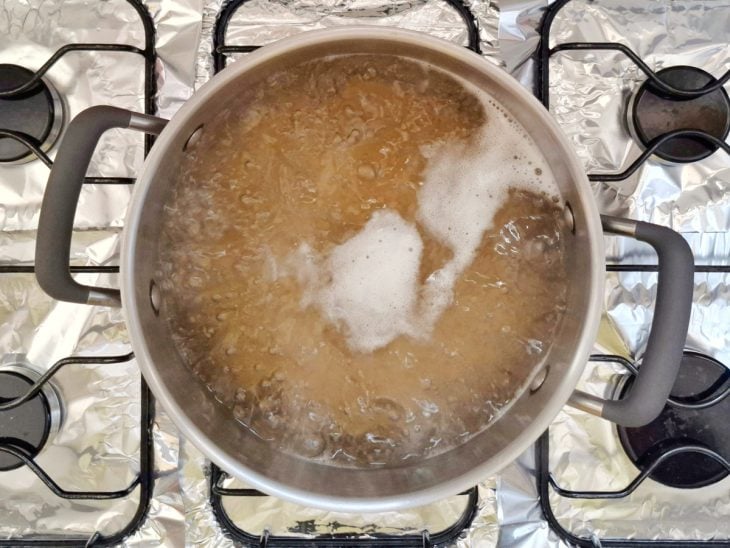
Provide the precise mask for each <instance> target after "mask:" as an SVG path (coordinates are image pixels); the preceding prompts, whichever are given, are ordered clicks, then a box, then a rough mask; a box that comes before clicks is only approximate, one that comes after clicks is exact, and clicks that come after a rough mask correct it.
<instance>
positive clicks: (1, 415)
mask: <svg viewBox="0 0 730 548" xmlns="http://www.w3.org/2000/svg"><path fill="white" fill-rule="evenodd" d="M10 361H11V362H14V363H9V364H4V365H0V403H6V402H8V401H11V400H14V399H15V398H17V397H19V396H22V395H23V394H25V393H26V392H27V391H28V389H29V388H30V387H31V386H32V385H33V383H34V382H35V381H36V380H37V379H39V378H40V374H39V373H38V372H37V371H35V370H34V369H31V368H30V366H28V365H27V364H26V363H25V362H24V361H22V359H20V360H18V359H13V360H10ZM60 424H61V404H60V401H59V399H58V394H57V393H56V390H55V388H53V386H52V385H51V384H50V383H48V382H47V383H45V384H44V385H43V388H42V390H41V391H40V392H38V394H36V395H35V396H34V397H33V398H31V399H30V400H28V401H26V402H25V403H23V404H21V405H19V406H18V407H14V408H13V409H9V410H6V411H0V447H2V446H3V445H6V444H8V445H12V446H14V448H16V449H19V450H20V451H24V452H25V453H26V454H27V455H28V456H29V457H30V458H34V457H35V456H36V455H37V454H38V453H39V452H40V451H41V449H43V446H44V445H45V444H46V442H47V441H48V438H49V436H50V435H51V434H53V433H55V432H57V431H58V429H59V427H60ZM21 466H23V461H22V460H20V459H19V458H17V457H15V456H13V455H11V454H10V453H6V452H5V451H2V450H0V471H6V470H14V469H15V468H19V467H21Z"/></svg>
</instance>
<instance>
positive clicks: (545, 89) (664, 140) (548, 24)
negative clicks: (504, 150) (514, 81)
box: [534, 0, 730, 273]
mask: <svg viewBox="0 0 730 548" xmlns="http://www.w3.org/2000/svg"><path fill="white" fill-rule="evenodd" d="M570 1H571V0H557V1H556V2H554V3H553V4H552V5H551V6H550V7H549V8H548V9H547V11H546V12H545V15H544V16H543V19H542V22H541V26H540V45H539V46H538V49H537V52H536V63H535V89H534V93H535V96H536V97H537V98H538V99H539V100H540V101H541V102H542V104H543V105H545V108H547V109H548V110H549V109H550V58H551V57H552V56H553V55H555V54H557V53H560V52H562V51H571V50H572V51H575V50H583V51H586V50H613V51H618V52H621V53H623V54H624V55H625V56H626V57H627V58H628V59H630V60H631V61H632V62H633V63H634V64H635V65H636V66H637V67H638V68H639V70H641V72H643V73H644V74H645V75H646V76H647V78H648V80H649V82H650V83H651V85H652V86H653V87H654V88H655V89H657V90H659V91H661V93H663V94H665V95H667V96H672V97H676V98H678V99H688V98H696V97H700V96H704V95H706V94H710V93H712V92H716V91H717V90H720V89H722V87H723V85H724V84H726V83H727V82H728V81H730V70H728V71H727V72H725V74H723V75H722V76H720V77H719V78H717V79H713V80H712V81H711V82H710V83H708V84H707V85H705V86H703V87H701V88H699V89H693V90H686V89H677V88H675V87H673V86H672V85H670V84H668V83H666V82H665V81H664V80H663V79H662V78H661V77H660V76H657V73H655V72H654V71H652V70H651V69H650V68H649V67H648V66H647V65H646V63H644V61H642V60H641V58H640V57H639V56H638V55H637V54H636V53H635V52H634V51H632V50H631V49H630V48H628V47H627V46H625V45H624V44H620V43H616V42H569V43H563V44H557V45H556V46H553V47H552V48H551V47H550V30H551V28H552V24H553V21H554V20H555V17H556V16H557V14H558V13H559V12H560V10H561V9H562V8H563V7H564V6H565V5H566V4H567V3H568V2H570ZM680 139H692V140H695V141H699V142H704V143H706V144H707V145H708V146H710V147H716V148H718V149H722V150H723V151H724V152H725V153H726V154H728V155H730V145H728V144H727V143H726V142H725V141H723V140H721V139H718V138H717V137H715V136H713V135H710V134H709V133H707V132H706V131H698V130H687V129H679V130H674V131H670V132H668V133H665V134H663V135H659V136H658V137H656V138H654V139H652V140H650V141H649V142H648V143H647V147H646V148H645V149H644V151H643V152H642V153H641V154H640V155H639V156H638V157H637V158H636V159H635V160H634V161H633V162H632V163H631V164H630V165H629V166H628V167H627V168H626V169H625V170H623V171H621V172H620V173H589V174H588V179H589V180H590V181H604V182H608V181H623V180H624V179H627V178H629V177H631V175H633V174H634V173H636V171H637V170H638V169H639V168H640V167H641V166H642V165H644V163H645V162H646V161H647V160H648V159H649V158H650V157H651V156H652V155H654V154H655V153H656V152H657V150H659V149H660V148H661V147H662V146H666V145H667V144H671V142H672V141H675V140H680ZM606 270H608V271H609V272H656V271H657V270H658V266H657V265H655V264H654V265H651V264H609V265H607V266H606ZM695 272H728V273H730V265H701V264H700V265H695Z"/></svg>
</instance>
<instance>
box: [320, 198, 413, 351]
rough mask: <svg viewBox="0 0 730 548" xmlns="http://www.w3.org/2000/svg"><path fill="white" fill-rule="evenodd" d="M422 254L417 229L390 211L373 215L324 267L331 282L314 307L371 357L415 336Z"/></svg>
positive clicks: (334, 251)
mask: <svg viewBox="0 0 730 548" xmlns="http://www.w3.org/2000/svg"><path fill="white" fill-rule="evenodd" d="M422 250H423V243H422V241H421V237H420V235H419V234H418V230H416V227H415V226H414V225H413V224H411V223H408V222H406V221H404V220H403V219H402V218H401V216H400V215H398V213H396V212H394V211H388V210H382V211H377V212H375V213H374V214H373V215H372V217H371V218H370V220H369V221H368V222H367V224H366V225H365V226H364V227H363V229H362V230H361V231H360V232H359V233H357V234H356V235H355V236H353V237H352V238H350V239H349V240H347V241H346V242H344V243H342V244H340V245H339V246H337V247H335V248H334V249H333V250H332V252H331V253H330V255H329V258H328V259H327V262H326V269H327V272H328V274H329V276H330V280H329V281H328V283H326V284H325V285H324V287H322V288H320V289H319V290H318V291H317V295H316V301H317V305H318V306H319V308H320V309H321V311H322V312H323V314H324V315H325V317H327V318H328V319H329V320H330V321H331V322H332V323H334V324H336V325H342V326H344V327H345V329H344V332H345V333H346V336H347V343H348V346H349V347H350V348H352V349H353V350H357V351H359V352H372V351H373V350H376V349H378V348H381V347H383V346H386V345H387V344H388V343H390V342H391V341H392V340H393V339H395V338H396V337H399V336H400V335H404V334H409V335H416V334H417V333H416V330H415V329H414V326H413V317H414V314H415V305H416V299H417V285H418V268H419V265H420V262H421V252H422ZM308 264H309V265H311V264H313V262H309V263H308ZM306 277H307V278H309V276H308V275H307V276H306Z"/></svg>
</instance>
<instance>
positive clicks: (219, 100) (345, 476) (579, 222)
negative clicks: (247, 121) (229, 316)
mask: <svg viewBox="0 0 730 548" xmlns="http://www.w3.org/2000/svg"><path fill="white" fill-rule="evenodd" d="M393 52H397V53H398V54H400V55H403V56H409V57H413V58H416V59H420V60H425V61H428V62H430V63H432V64H434V65H436V66H438V67H442V68H444V69H446V70H448V71H450V72H452V73H455V74H458V75H460V76H461V77H463V78H466V79H468V80H470V81H472V82H473V83H475V84H476V85H477V86H479V87H482V88H483V89H486V90H487V91H488V92H489V93H490V94H491V95H492V96H493V97H494V98H495V99H497V100H498V101H500V102H501V103H502V104H503V106H505V107H506V108H507V109H508V110H509V111H510V113H511V114H512V115H513V116H514V117H515V118H516V119H518V120H519V121H520V122H521V123H522V125H523V126H524V127H525V128H526V129H527V130H528V132H530V133H531V135H532V136H533V138H534V140H535V141H536V143H537V144H538V146H539V147H540V148H541V149H542V151H543V153H544V154H545V155H546V157H547V159H548V162H549V163H550V165H551V166H552V169H553V172H554V174H555V179H556V180H557V181H558V182H559V185H560V187H561V192H562V194H563V196H564V198H565V200H566V201H567V202H568V203H570V205H571V209H572V211H573V213H574V217H575V226H576V230H575V233H574V234H571V235H569V238H570V242H569V244H568V249H569V251H570V253H569V258H568V260H569V266H568V271H569V272H572V273H575V274H576V276H575V277H574V279H573V280H572V281H571V284H570V291H569V298H568V313H567V314H566V317H565V319H564V321H563V324H562V327H561V329H560V332H559V333H558V335H557V338H556V343H555V344H553V346H552V347H551V348H550V349H549V351H548V352H547V353H546V358H545V362H544V363H545V365H546V366H547V376H546V378H545V381H544V383H543V384H542V386H541V387H540V388H539V389H537V390H534V391H531V390H526V391H524V393H523V394H522V395H521V397H519V398H518V399H517V400H516V401H515V402H514V403H513V405H512V407H511V408H510V409H509V411H508V412H507V413H505V414H504V415H502V417H501V418H500V419H498V420H497V421H496V422H495V423H494V424H493V425H492V426H491V427H490V428H488V429H487V430H486V431H484V432H482V433H481V434H479V435H477V436H476V437H474V438H473V439H471V440H470V441H469V442H467V443H466V444H464V445H462V446H460V447H457V448H455V449H453V450H451V451H449V452H447V453H444V454H441V455H438V456H436V457H433V458H430V459H428V460H425V461H420V462H408V463H406V464H403V465H399V466H396V467H390V468H379V469H368V470H357V469H345V468H333V467H331V466H328V465H324V464H316V463H313V462H309V461H306V460H303V459H299V458H297V457H294V456H289V455H285V454H282V453H280V452H277V451H273V450H272V449H271V448H270V447H269V446H268V445H267V444H266V443H263V442H262V441H261V440H259V439H258V438H256V437H255V436H254V435H252V434H251V433H250V432H249V431H248V430H246V429H245V428H244V427H242V426H241V425H239V424H238V423H237V422H236V421H235V420H234V419H233V417H232V415H231V412H230V411H229V409H227V408H226V407H224V406H222V405H221V404H219V403H218V402H217V401H216V400H215V399H214V398H213V397H212V394H211V393H210V392H209V391H208V390H207V389H205V388H204V387H203V386H202V385H201V384H200V383H199V382H198V381H197V379H196V378H195V377H194V376H193V374H192V373H191V372H190V371H189V370H188V368H187V367H186V366H185V364H184V363H183V362H182V360H181V358H180V357H179V356H178V353H177V351H176V349H175V347H174V346H173V344H172V341H171V337H170V332H169V329H168V326H167V324H166V322H165V321H164V320H163V317H164V316H165V303H164V302H163V303H161V308H162V310H161V312H162V313H161V314H159V315H158V314H156V313H155V311H154V310H153V308H152V306H151V304H150V285H151V283H152V282H153V280H154V271H155V264H156V261H157V245H158V234H159V232H160V224H161V218H162V208H163V204H164V203H165V201H166V199H167V196H168V191H169V189H170V187H171V186H172V185H174V184H175V181H176V176H177V169H178V166H179V163H180V162H179V160H180V157H181V155H182V154H184V152H183V147H184V144H185V142H186V140H187V138H188V137H189V136H190V134H191V133H192V132H193V131H194V130H195V129H196V128H198V127H199V126H201V125H204V124H205V122H206V121H207V120H209V119H210V118H211V117H212V116H213V115H214V114H215V113H216V112H218V109H221V108H224V107H225V105H226V104H227V102H228V101H230V100H231V99H232V98H234V97H235V96H236V95H238V94H239V93H240V91H241V90H242V89H245V88H246V87H248V86H250V85H252V84H253V83H255V82H256V81H258V80H260V79H262V78H265V77H266V76H267V75H268V74H270V73H271V72H272V71H278V70H281V69H285V68H286V66H288V65H293V64H296V63H299V62H301V61H303V60H307V59H311V58H315V57H319V56H323V55H328V54H332V53H338V54H347V53H393ZM472 57H473V59H472ZM469 58H470V59H471V60H470V61H468V60H464V59H461V60H458V59H457V60H455V59H454V57H453V56H452V55H450V54H449V53H448V49H447V48H446V47H445V46H444V50H443V51H440V50H438V49H435V48H433V46H431V47H425V46H424V45H420V44H417V43H415V40H412V41H411V42H405V43H404V42H403V41H400V40H397V39H396V38H395V37H394V39H392V40H391V39H388V38H386V37H383V36H380V37H379V38H378V39H367V40H364V39H362V38H351V39H348V38H346V39H342V38H340V39H338V40H329V41H325V42H323V43H319V44H310V45H304V46H302V47H300V48H298V49H296V50H293V51H289V52H287V54H286V55H284V56H282V57H274V58H272V59H268V60H266V59H264V60H263V61H261V62H259V63H258V64H257V65H255V66H248V67H247V68H246V70H245V71H241V70H240V69H241V67H237V66H235V65H234V66H233V67H232V68H229V69H227V70H226V71H224V72H223V73H222V74H221V76H223V75H226V74H228V75H230V74H231V73H232V72H240V73H239V74H238V76H237V77H236V78H235V79H233V80H232V81H229V82H228V84H227V85H225V86H223V87H220V88H218V89H215V88H216V85H215V84H216V81H217V80H218V79H219V78H216V79H214V80H213V81H212V82H211V83H209V84H208V86H206V88H207V89H206V88H204V89H203V90H202V91H203V92H204V94H203V95H207V97H206V100H205V101H204V102H197V101H195V100H194V101H193V102H192V103H191V104H189V105H186V108H185V109H183V111H181V112H180V113H179V114H178V116H177V117H176V119H175V120H173V122H172V123H171V124H170V126H168V128H167V129H166V130H165V133H163V135H162V136H161V138H160V140H159V141H158V143H157V144H156V145H155V149H154V150H153V152H152V154H151V156H150V158H149V159H148V162H147V165H146V166H145V172H144V175H143V179H144V180H143V181H142V184H141V188H139V189H138V191H140V192H145V193H146V195H145V196H144V201H143V203H142V207H141V211H139V212H133V214H139V216H140V217H139V230H138V233H137V234H136V235H127V237H133V238H136V240H135V242H134V245H133V261H134V267H133V269H132V270H133V272H131V273H130V275H129V277H127V278H125V281H124V285H125V287H124V289H125V290H127V291H128V290H129V289H130V288H133V291H134V300H135V301H136V308H137V311H138V316H139V318H138V319H139V321H140V324H141V331H142V332H143V334H144V336H143V338H144V340H135V341H133V343H134V345H135V349H137V348H139V347H140V346H139V345H144V346H145V347H146V353H147V354H148V356H149V357H150V358H151V360H150V361H151V363H147V364H142V367H143V371H144V372H145V373H146V374H147V375H148V376H155V377H156V381H157V382H152V383H151V385H152V386H153V388H154V387H155V384H157V385H158V387H157V390H156V395H157V396H158V399H160V400H161V402H162V403H163V405H164V406H165V407H166V408H167V410H168V411H169V412H170V413H171V414H172V415H173V417H175V416H176V415H179V414H182V415H184V416H185V417H187V418H186V419H185V420H186V421H187V422H188V431H187V432H186V433H187V434H188V435H192V437H193V442H194V443H196V444H197V445H198V446H200V447H201V448H202V449H204V450H206V452H207V454H208V455H209V456H213V458H214V460H216V461H217V462H218V464H220V465H221V466H222V467H223V468H224V469H226V470H227V471H229V472H231V473H233V474H234V475H237V476H239V477H242V478H244V477H247V478H248V479H249V480H251V479H252V478H255V477H256V476H260V477H265V478H268V480H269V483H268V484H267V487H268V490H269V491H274V492H275V494H276V491H278V490H279V488H280V489H281V490H291V489H295V490H299V491H300V492H303V493H309V494H310V495H311V496H312V497H318V496H319V497H347V498H352V499H363V498H376V497H377V498H380V497H392V496H399V495H404V494H407V493H415V492H417V491H422V490H424V489H432V488H434V487H435V486H439V485H441V484H443V483H445V482H450V481H452V480H454V479H456V478H459V477H462V476H464V475H465V474H467V473H471V474H472V475H475V474H482V476H483V475H486V474H488V473H493V472H494V471H496V469H497V468H499V467H502V466H504V465H505V464H507V462H508V461H509V460H511V459H512V458H514V457H515V456H516V455H515V447H521V448H522V449H524V448H525V447H527V445H528V444H529V443H530V442H531V441H533V440H534V439H535V438H536V437H537V436H538V435H539V433H540V431H541V430H542V428H544V427H545V426H546V425H547V424H548V422H549V421H550V420H551V419H552V418H553V416H554V415H555V414H556V413H557V411H558V410H559V408H560V407H561V406H562V405H563V403H564V402H565V401H566V399H567V397H568V395H569V394H570V391H571V389H572V386H573V385H574V384H575V382H577V377H578V376H579V374H580V371H581V370H582V367H583V363H582V361H583V359H584V357H583V356H576V349H578V348H586V344H585V341H584V340H583V339H584V337H585V334H584V323H585V318H586V316H587V315H588V314H596V313H597V311H595V310H593V309H592V308H591V302H592V298H591V296H590V295H591V293H592V292H593V291H596V288H594V287H591V285H592V283H593V281H592V280H594V279H595V276H594V271H595V269H596V268H597V266H596V264H595V258H594V257H595V252H592V251H591V248H590V246H591V245H594V246H595V245H597V244H596V242H597V241H598V240H599V239H600V235H596V234H594V233H592V230H593V229H591V226H595V224H596V223H595V219H590V218H588V217H587V215H588V212H587V211H590V210H586V206H587V202H586V200H591V199H592V197H591V195H590V193H589V192H587V191H588V188H587V186H586V187H584V188H583V190H582V192H579V191H578V187H579V186H580V185H581V184H583V183H581V181H580V180H579V179H580V178H581V177H582V174H579V173H578V172H577V168H576V165H575V163H574V162H572V161H571V160H570V157H569V156H567V155H566V154H565V152H564V151H565V149H564V147H563V145H562V144H561V143H560V142H559V141H558V140H557V139H556V135H555V133H554V132H555V129H554V126H548V125H547V124H545V123H544V121H542V120H541V119H540V118H539V117H536V116H535V109H538V108H541V107H539V106H538V105H537V104H536V103H532V104H529V105H526V103H525V100H524V98H523V97H520V96H516V95H515V94H514V93H513V91H511V90H510V89H508V87H506V86H505V84H504V82H500V81H497V80H495V79H494V78H492V77H491V76H490V75H489V74H488V73H490V71H489V70H488V69H486V68H484V65H485V64H486V62H485V61H483V60H482V59H480V58H478V57H477V56H476V55H474V56H472V55H471V54H469ZM244 62H246V61H244ZM248 64H249V65H250V63H248ZM229 77H230V76H229ZM138 185H140V183H138ZM592 240H593V243H591V241H592ZM589 336H590V335H589ZM484 344H485V345H489V344H490V341H488V340H485V341H484ZM140 354H141V353H140V352H139V351H138V355H140ZM160 386H162V388H160ZM178 420H179V419H178ZM540 425H542V426H540ZM195 438H197V439H195ZM517 438H520V439H519V440H518V439H517ZM462 479H463V478H462ZM254 483H255V482H254ZM277 484H278V485H277ZM279 494H281V493H279ZM444 494H450V493H444Z"/></svg>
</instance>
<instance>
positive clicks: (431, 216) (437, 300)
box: [417, 92, 559, 330]
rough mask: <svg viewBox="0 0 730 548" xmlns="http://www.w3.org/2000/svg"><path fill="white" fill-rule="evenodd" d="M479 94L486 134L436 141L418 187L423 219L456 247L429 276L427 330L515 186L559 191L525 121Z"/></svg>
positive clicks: (553, 193) (423, 314)
mask: <svg viewBox="0 0 730 548" xmlns="http://www.w3.org/2000/svg"><path fill="white" fill-rule="evenodd" d="M478 94H479V95H480V96H481V98H482V102H483V103H484V106H485V109H486V111H487V113H488V122H487V124H485V126H484V127H483V128H482V131H481V134H480V135H479V137H478V138H477V139H476V140H475V142H474V143H472V144H469V145H465V144H463V143H459V144H445V145H443V146H442V147H441V148H440V149H436V150H434V148H433V146H431V147H430V150H429V151H428V156H429V161H428V164H427V167H426V171H425V174H424V181H423V185H422V186H421V188H420V190H419V192H418V211H417V219H418V222H419V224H420V225H421V226H423V227H424V228H425V229H426V230H427V231H428V233H429V234H430V235H431V236H432V237H433V238H435V239H437V240H439V241H440V242H441V243H442V244H443V245H445V246H447V247H448V248H449V249H451V251H452V253H453V257H452V259H451V260H450V261H448V262H447V263H446V264H445V265H444V266H443V267H441V268H440V269H439V270H436V271H435V272H433V273H431V274H430V275H429V277H428V278H427V279H426V285H425V287H424V288H423V292H422V295H423V300H422V302H421V306H420V315H421V321H422V325H423V329H425V330H430V329H432V328H433V325H434V324H435V322H436V321H438V318H439V317H440V316H441V314H442V313H443V311H444V310H445V309H446V308H447V307H448V306H449V305H450V304H451V301H452V298H453V288H454V284H455V283H456V281H457V280H458V278H459V276H460V275H461V273H462V272H463V271H464V270H465V269H466V268H467V267H468V266H469V265H470V264H471V263H472V261H473V260H474V257H475V255H476V252H477V250H478V248H479V245H480V244H481V241H482V238H483V237H484V232H485V231H487V230H489V229H490V228H492V226H493V223H494V216H495V214H496V213H497V211H499V209H500V208H501V207H502V205H503V204H504V202H505V200H506V199H507V197H508V193H509V189H510V188H516V189H524V190H531V191H533V192H538V193H540V192H542V193H545V194H547V195H551V196H559V192H558V187H557V185H556V183H555V181H554V180H553V178H552V175H551V172H550V170H549V168H548V166H547V164H546V162H545V160H544V158H543V156H542V155H541V154H540V152H539V151H538V150H537V148H536V147H535V145H534V144H533V143H532V142H531V139H530V138H529V137H528V136H527V135H526V133H525V132H524V130H523V129H522V127H520V126H519V125H518V124H517V122H515V121H514V120H512V119H511V118H509V117H508V116H506V114H505V111H504V110H502V107H499V106H497V105H496V104H495V103H494V102H493V101H492V100H491V99H489V98H488V97H485V95H484V94H483V93H482V92H479V93H478ZM538 174H539V175H538Z"/></svg>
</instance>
